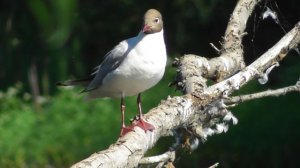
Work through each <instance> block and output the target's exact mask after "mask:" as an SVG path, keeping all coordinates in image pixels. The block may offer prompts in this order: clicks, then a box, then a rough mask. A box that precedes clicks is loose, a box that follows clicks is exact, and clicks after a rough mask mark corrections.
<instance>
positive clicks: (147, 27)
mask: <svg viewBox="0 0 300 168" xmlns="http://www.w3.org/2000/svg"><path fill="white" fill-rule="evenodd" d="M162 29H163V20H162V16H161V14H160V12H159V11H158V10H156V9H149V10H148V11H147V12H146V13H145V15H144V24H143V29H142V31H143V33H145V34H152V33H157V32H160V31H161V30H162Z"/></svg>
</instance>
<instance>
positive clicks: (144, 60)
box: [89, 30, 167, 98]
mask: <svg viewBox="0 0 300 168" xmlns="http://www.w3.org/2000/svg"><path fill="white" fill-rule="evenodd" d="M122 43H127V44H128V46H129V47H131V46H133V49H132V50H130V51H129V52H128V55H127V56H126V58H125V59H124V60H123V62H122V63H121V64H120V66H119V67H118V68H116V69H115V70H114V71H112V72H110V73H109V74H108V75H107V76H106V77H105V78H104V79H103V85H102V86H101V87H99V88H98V89H96V90H94V91H92V92H91V95H90V96H89V97H90V98H95V97H121V96H122V95H123V96H133V95H137V94H138V93H141V92H143V91H145V90H147V89H149V88H151V87H153V86H154V85H155V84H157V83H158V82H159V81H160V80H161V78H162V77H163V74H164V71H165V66H166V62H167V55H166V49H165V43H164V39H163V30H162V31H161V32H158V33H154V34H149V35H144V34H143V33H140V34H139V35H138V36H137V37H134V38H130V39H128V40H126V41H123V42H122Z"/></svg>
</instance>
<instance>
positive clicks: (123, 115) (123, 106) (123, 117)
mask: <svg viewBox="0 0 300 168" xmlns="http://www.w3.org/2000/svg"><path fill="white" fill-rule="evenodd" d="M121 112H122V127H121V132H120V137H121V136H124V135H125V134H127V133H128V132H130V131H132V130H133V126H128V127H126V126H125V121H124V120H125V104H124V98H123V96H122V97H121Z"/></svg>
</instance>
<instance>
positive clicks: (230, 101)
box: [224, 79, 300, 104]
mask: <svg viewBox="0 0 300 168" xmlns="http://www.w3.org/2000/svg"><path fill="white" fill-rule="evenodd" d="M289 92H300V79H299V81H297V83H296V84H295V85H292V86H288V87H284V88H280V89H276V90H267V91H263V92H259V93H253V94H248V95H241V96H234V97H230V98H228V99H225V100H224V103H225V104H239V103H242V102H245V101H249V100H253V99H259V98H263V97H270V96H282V95H285V94H287V93H289Z"/></svg>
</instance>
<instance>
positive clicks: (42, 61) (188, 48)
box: [0, 0, 300, 168]
mask: <svg viewBox="0 0 300 168" xmlns="http://www.w3.org/2000/svg"><path fill="white" fill-rule="evenodd" d="M277 1H278V2H277V4H278V6H279V8H280V9H279V10H278V9H277V8H276V5H275V4H274V3H273V2H271V1H268V6H269V7H272V8H273V9H275V10H276V11H277V12H278V14H279V16H280V20H281V23H282V27H283V28H284V29H286V30H289V29H290V28H292V26H293V25H294V24H295V23H297V22H298V21H299V19H300V13H299V9H298V6H299V3H300V2H299V1H297V0H286V1H284V2H283V1H280V0H277ZM235 4H236V1H233V0H231V1H228V0H198V1H196V0H186V1H182V0H174V1H159V0H156V1H153V0H152V1H137V0H111V1H101V0H90V1H79V0H63V1H62V0H52V1H48V0H24V1H18V0H11V1H7V0H2V1H0V81H1V82H0V167H50V166H51V167H68V166H69V165H71V164H72V163H75V162H77V161H79V160H81V159H83V158H85V157H87V156H89V155H90V154H92V153H94V152H96V151H99V150H101V149H105V148H107V147H108V146H109V144H111V143H112V142H114V141H115V140H116V139H117V138H118V134H119V127H120V114H119V100H112V99H98V100H94V101H88V102H87V101H84V100H83V97H84V95H83V94H79V92H80V88H56V86H55V83H56V82H57V81H61V80H65V79H69V78H80V77H84V76H85V75H88V74H90V73H91V72H92V69H93V67H95V66H97V65H98V64H99V63H100V62H101V60H102V59H103V57H102V56H103V55H105V53H106V52H107V51H109V49H111V48H112V47H113V46H114V45H116V43H118V42H119V41H121V40H122V39H125V38H129V37H132V36H134V35H136V34H137V33H138V31H139V30H140V28H141V19H142V15H143V13H144V12H145V11H146V10H147V9H149V8H157V9H159V10H160V11H161V12H162V14H163V17H164V24H165V25H164V28H165V39H166V45H167V50H168V55H169V56H170V57H169V60H170V62H171V60H172V58H174V57H175V56H180V55H182V54H187V53H194V54H199V55H205V56H211V57H212V56H214V55H216V53H215V51H214V50H213V49H211V47H210V46H209V43H210V42H213V43H214V44H216V45H217V46H218V41H220V40H221V37H222V35H223V33H224V31H225V28H226V23H227V21H228V18H229V17H230V13H231V12H232V10H233V8H234V6H235ZM264 5H265V4H264V3H261V4H260V7H259V8H258V9H257V10H256V11H255V15H253V17H251V18H250V22H249V25H248V27H249V28H248V29H247V32H248V36H246V37H245V40H244V44H243V45H244V48H245V51H246V52H245V58H246V61H247V62H248V63H249V62H251V61H253V60H254V59H255V58H257V57H258V56H259V55H260V54H262V53H263V52H265V51H266V50H267V49H268V48H269V47H271V46H272V45H273V44H274V43H275V42H276V41H277V40H279V39H280V37H282V36H283V35H284V32H283V31H282V29H281V28H280V26H278V25H276V24H275V23H274V21H272V20H271V19H267V20H264V21H262V20H260V21H258V20H257V19H258V18H259V16H260V15H261V13H260V12H261V11H262V10H263V7H264ZM255 19H256V20H255ZM254 26H255V28H254ZM252 40H254V42H252ZM32 66H36V67H37V74H36V77H37V79H38V81H37V82H38V87H39V90H40V94H41V95H40V96H39V97H38V98H37V99H34V98H33V96H32V93H31V92H32V91H31V89H30V86H31V85H30V83H29V69H30V68H31V67H32ZM299 67H300V57H299V55H298V54H296V52H291V53H290V55H289V56H288V57H287V59H285V60H284V61H283V62H282V63H281V66H280V67H279V68H277V69H275V70H274V72H272V73H271V76H270V81H269V83H268V84H266V85H264V86H262V85H259V84H257V82H255V81H253V82H251V83H250V84H248V85H247V86H246V87H244V88H242V89H241V90H240V91H239V93H252V92H255V91H259V90H265V89H269V88H272V89H275V88H279V87H283V86H287V85H291V84H294V83H295V81H296V80H297V79H299V74H300V68H299ZM174 76H175V70H174V69H173V68H171V66H170V65H168V67H167V71H166V74H165V77H164V79H163V80H162V81H161V82H160V83H159V85H157V86H155V87H154V88H152V89H150V90H149V91H146V92H145V93H144V94H143V102H144V104H143V109H144V111H147V110H149V109H151V108H152V107H154V106H156V105H157V104H158V103H159V102H160V100H161V99H165V98H166V97H167V96H168V95H178V94H180V93H179V92H175V90H174V88H169V87H167V85H168V83H169V82H171V81H172V79H173V78H174ZM34 100H35V101H34ZM299 102H300V96H299V93H293V94H288V95H286V96H283V97H279V98H265V99H261V100H255V101H252V102H247V103H244V104H242V105H240V106H238V107H235V108H233V109H232V111H233V113H234V114H235V115H236V116H237V117H238V118H239V124H238V125H237V126H232V127H231V128H230V130H229V132H228V133H226V134H221V135H216V136H213V137H210V138H209V140H208V141H207V142H206V143H204V144H201V145H200V147H199V149H197V150H196V151H195V152H193V153H192V154H188V153H184V152H181V153H178V159H177V160H176V162H175V165H176V166H177V167H195V168H196V167H209V166H210V165H212V164H214V163H215V162H220V164H221V167H275V168H276V167H299V166H300V163H299V162H300V161H299V159H298V158H297V156H298V155H297V154H298V151H299V150H300V143H299V142H300V131H299V129H298V125H299V124H298V123H299V122H300V110H299ZM126 103H127V106H128V108H127V116H126V117H127V121H129V119H130V118H132V117H133V116H134V115H135V114H136V111H137V110H136V105H135V97H130V98H127V99H126ZM172 141H173V140H172V138H163V139H162V140H160V142H159V145H157V147H156V148H155V149H153V150H152V151H151V154H157V153H161V152H163V151H165V150H166V149H167V148H168V146H169V145H170V144H171V143H172Z"/></svg>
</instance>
